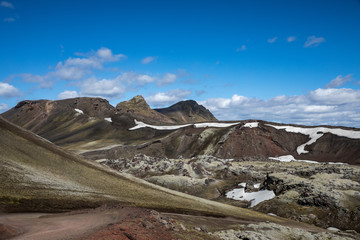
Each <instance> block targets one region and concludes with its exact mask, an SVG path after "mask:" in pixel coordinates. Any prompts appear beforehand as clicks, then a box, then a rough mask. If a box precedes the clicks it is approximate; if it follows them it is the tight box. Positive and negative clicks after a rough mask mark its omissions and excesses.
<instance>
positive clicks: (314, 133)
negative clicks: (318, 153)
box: [266, 124, 360, 155]
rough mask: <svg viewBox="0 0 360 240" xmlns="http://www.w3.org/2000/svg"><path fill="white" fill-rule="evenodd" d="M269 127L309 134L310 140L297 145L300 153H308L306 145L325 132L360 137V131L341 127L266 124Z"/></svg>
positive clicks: (353, 137)
mask: <svg viewBox="0 0 360 240" xmlns="http://www.w3.org/2000/svg"><path fill="white" fill-rule="evenodd" d="M266 125H267V126H269V127H273V128H276V129H278V130H281V129H283V130H285V131H287V132H292V133H301V134H304V135H308V136H309V138H310V140H309V141H308V142H306V143H304V144H302V145H300V146H298V147H297V149H296V151H297V153H298V154H299V155H300V154H302V153H308V151H306V150H305V146H307V145H311V144H313V143H315V142H316V141H317V140H318V139H319V138H321V137H322V136H323V135H324V134H325V133H331V134H334V135H337V136H340V137H347V138H352V139H360V131H353V130H345V129H341V128H326V127H315V128H303V127H294V126H276V125H271V124H266Z"/></svg>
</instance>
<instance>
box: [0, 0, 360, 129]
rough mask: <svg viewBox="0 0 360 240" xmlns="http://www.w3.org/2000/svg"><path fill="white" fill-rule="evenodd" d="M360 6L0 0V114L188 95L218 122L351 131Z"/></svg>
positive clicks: (358, 100) (239, 0)
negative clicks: (71, 100)
mask: <svg viewBox="0 0 360 240" xmlns="http://www.w3.org/2000/svg"><path fill="white" fill-rule="evenodd" d="M359 27H360V1H357V0H338V1H332V0H326V1H325V0H324V1H321V0H318V1H306V0H305V1H297V0H294V1H285V0H284V1H258V0H251V1H250V0H249V1H245V0H228V1H226V0H222V1H213V0H208V1H187V0H185V1H137V0H134V1H109V0H108V1H107V0H103V1H94V0H87V1H83V0H79V1H57V0H53V1H48V0H46V1H45V0H44V1H40V0H39V1H37V0H33V1H20V0H7V1H1V0H0V34H1V35H0V66H1V71H0V111H1V112H3V111H6V110H7V109H9V108H11V107H13V106H15V104H16V103H17V102H19V101H21V100H24V99H33V100H35V99H50V100H57V99H63V98H68V97H77V96H99V97H103V98H106V99H108V100H109V101H110V103H111V104H113V105H116V104H117V103H118V102H120V101H125V100H128V99H130V98H132V97H133V96H135V95H138V94H141V95H143V96H144V97H145V99H146V100H147V101H148V103H149V104H150V105H151V106H152V107H164V106H169V105H171V104H173V103H176V102H177V101H180V100H184V99H194V100H196V101H198V102H199V103H201V104H203V105H205V106H206V107H208V108H209V109H210V110H211V111H212V112H213V113H214V114H215V116H216V117H217V118H218V119H221V120H234V119H236V120H241V119H263V120H269V121H277V122H284V123H299V124H306V125H311V124H331V125H345V126H356V127H360V44H359V43H360V31H359Z"/></svg>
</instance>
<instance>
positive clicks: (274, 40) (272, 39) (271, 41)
mask: <svg viewBox="0 0 360 240" xmlns="http://www.w3.org/2000/svg"><path fill="white" fill-rule="evenodd" d="M277 39H278V37H273V38H269V39H268V40H267V41H268V43H274V42H276V40H277Z"/></svg>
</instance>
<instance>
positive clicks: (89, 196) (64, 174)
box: [0, 118, 282, 222]
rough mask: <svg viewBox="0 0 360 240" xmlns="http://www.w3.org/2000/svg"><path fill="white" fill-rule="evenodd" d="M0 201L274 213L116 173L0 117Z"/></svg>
mask: <svg viewBox="0 0 360 240" xmlns="http://www.w3.org/2000/svg"><path fill="white" fill-rule="evenodd" d="M0 147H1V151H0V163H1V165H0V173H1V174H0V181H1V183H2V185H1V188H0V206H1V207H2V208H3V209H4V210H14V209H23V210H27V211H30V210H34V206H37V204H39V203H41V204H40V205H38V207H37V209H35V210H36V211H41V210H49V209H53V210H64V209H65V210H67V209H74V208H80V207H89V206H97V205H99V204H102V203H121V204H124V205H132V206H140V207H148V208H155V209H160V210H165V211H170V212H188V213H199V214H206V215H215V216H232V217H237V218H242V219H247V220H254V221H266V220H270V221H275V222H282V220H281V219H279V218H273V217H271V216H268V215H265V214H261V213H257V212H255V211H251V210H247V209H241V208H237V207H233V206H229V205H225V204H220V203H216V202H212V201H208V200H204V199H201V198H196V197H193V196H190V195H187V194H183V193H179V192H176V191H172V190H168V189H166V188H162V187H159V186H156V185H152V184H150V183H147V182H145V181H142V180H140V179H136V178H134V177H131V176H126V175H120V174H119V173H118V172H115V171H112V170H110V169H107V168H105V167H102V166H100V165H97V164H94V163H91V162H88V161H86V160H83V159H82V158H80V157H79V156H76V155H73V154H71V153H69V152H67V151H64V150H63V149H61V148H59V147H57V146H56V145H54V144H52V143H50V142H48V141H47V140H45V139H42V138H40V137H38V136H37V135H35V134H33V133H31V132H29V131H26V130H23V129H21V128H19V127H17V126H15V125H13V124H11V123H9V122H8V121H6V120H4V119H2V118H0Z"/></svg>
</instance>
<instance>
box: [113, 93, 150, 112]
mask: <svg viewBox="0 0 360 240" xmlns="http://www.w3.org/2000/svg"><path fill="white" fill-rule="evenodd" d="M116 110H117V111H119V112H123V111H140V112H143V111H149V110H151V108H150V106H149V105H148V104H147V102H146V101H145V99H144V97H143V96H141V95H137V96H135V97H133V98H132V99H130V100H129V101H124V102H120V103H118V104H117V105H116Z"/></svg>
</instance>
